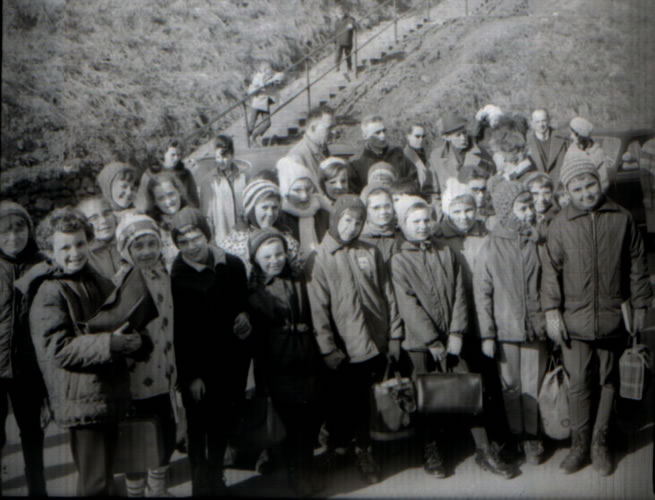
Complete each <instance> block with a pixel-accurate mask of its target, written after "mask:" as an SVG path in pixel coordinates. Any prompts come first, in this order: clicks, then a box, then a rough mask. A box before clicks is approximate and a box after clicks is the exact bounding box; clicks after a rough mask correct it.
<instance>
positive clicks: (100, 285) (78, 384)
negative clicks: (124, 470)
mask: <svg viewBox="0 0 655 500" xmlns="http://www.w3.org/2000/svg"><path fill="white" fill-rule="evenodd" d="M92 236H93V230H92V229H91V226H90V225H88V223H87V222H86V220H85V218H84V216H83V215H82V214H81V213H79V212H77V211H75V210H73V209H72V208H70V207H64V208H58V209H55V210H53V211H52V212H50V214H48V216H47V217H46V218H45V219H44V220H43V221H42V222H41V223H40V224H39V226H38V228H37V243H38V244H39V247H40V248H41V250H42V251H43V252H45V253H46V254H47V255H48V258H49V261H48V262H45V263H43V265H41V264H37V266H40V268H39V269H38V270H39V273H38V274H37V273H34V271H36V270H37V268H36V266H35V268H33V269H32V270H31V271H30V273H28V274H29V280H25V281H24V282H21V283H20V285H18V284H17V285H18V286H19V288H20V290H21V291H22V292H23V293H24V294H30V295H31V293H32V291H33V290H34V289H37V291H36V295H35V296H34V300H33V301H32V305H31V307H30V333H31V336H32V341H33V343H34V348H35V351H36V355H37V360H38V363H39V367H40V368H41V372H42V373H43V378H44V380H45V383H46V387H47V390H48V398H49V401H50V405H51V408H52V411H53V415H54V419H55V422H57V424H58V425H59V426H61V427H64V428H68V429H69V430H70V445H71V451H72V455H73V460H74V462H75V467H76V469H77V472H78V482H77V494H78V495H79V496H97V495H103V496H106V495H109V494H111V487H112V485H113V473H112V463H113V450H114V446H115V441H116V436H117V422H118V418H119V416H120V415H122V412H123V411H124V409H125V406H126V403H127V401H128V399H129V384H128V380H127V377H128V374H127V366H126V364H125V358H126V357H127V356H131V355H133V354H134V353H135V352H136V351H137V350H138V349H139V348H140V347H141V344H142V339H141V336H140V335H139V334H138V333H131V332H125V328H126V327H127V325H123V326H122V327H120V328H118V329H116V330H115V331H113V332H100V333H88V332H87V330H86V329H84V328H82V326H81V325H82V324H83V323H85V322H86V321H87V320H89V319H90V318H91V317H92V316H93V315H94V314H95V313H96V311H97V310H98V308H99V307H100V306H101V305H102V304H103V303H104V301H105V299H106V297H107V296H108V294H109V293H110V292H111V290H112V288H113V287H112V284H111V282H110V281H109V280H107V279H106V278H103V277H102V276H101V275H99V274H98V273H97V272H96V271H95V270H94V269H93V268H92V267H91V266H90V265H89V264H88V260H89V257H88V253H89V250H88V244H89V241H90V240H91V238H92ZM24 278H28V275H25V276H24Z"/></svg>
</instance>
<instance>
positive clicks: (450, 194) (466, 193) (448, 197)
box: [441, 177, 476, 215]
mask: <svg viewBox="0 0 655 500" xmlns="http://www.w3.org/2000/svg"><path fill="white" fill-rule="evenodd" d="M456 198H464V199H466V201H469V202H470V203H471V204H472V205H473V206H474V207H475V206H476V205H475V198H474V197H473V192H472V191H471V189H470V188H469V187H468V185H466V184H462V183H461V182H459V181H458V180H457V178H456V177H449V178H448V180H446V189H444V191H443V193H442V194H441V211H442V212H443V213H444V214H446V215H450V204H451V203H452V202H453V201H454V200H455V199H456ZM462 201H464V200H462Z"/></svg>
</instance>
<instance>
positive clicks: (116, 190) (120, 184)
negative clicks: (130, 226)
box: [111, 179, 136, 208]
mask: <svg viewBox="0 0 655 500" xmlns="http://www.w3.org/2000/svg"><path fill="white" fill-rule="evenodd" d="M135 195H136V186H135V185H134V182H132V181H131V180H127V179H115V180H114V181H113V182H112V183H111V199H112V200H114V203H116V205H118V206H119V207H120V208H130V207H131V206H132V203H133V202H134V196H135Z"/></svg>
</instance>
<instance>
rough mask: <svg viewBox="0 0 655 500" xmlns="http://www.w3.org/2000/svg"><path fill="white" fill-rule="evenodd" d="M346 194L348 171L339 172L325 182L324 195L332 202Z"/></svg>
mask: <svg viewBox="0 0 655 500" xmlns="http://www.w3.org/2000/svg"><path fill="white" fill-rule="evenodd" d="M347 192H348V171H346V170H345V169H341V170H339V173H338V174H337V175H335V176H334V177H332V179H328V180H326V181H325V193H326V194H327V195H328V197H329V198H330V199H332V200H336V199H337V197H338V196H340V195H342V194H346V193H347Z"/></svg>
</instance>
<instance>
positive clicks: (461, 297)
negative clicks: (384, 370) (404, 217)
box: [391, 239, 469, 351]
mask: <svg viewBox="0 0 655 500" xmlns="http://www.w3.org/2000/svg"><path fill="white" fill-rule="evenodd" d="M428 244H429V248H427V249H422V248H421V247H420V246H419V245H417V244H415V243H412V242H409V241H406V240H405V241H403V243H402V244H401V245H400V252H398V253H396V254H394V255H393V256H392V257H391V277H392V280H393V287H394V290H395V292H396V299H397V301H398V309H399V310H400V315H401V316H402V318H403V322H404V324H405V340H404V341H403V347H404V348H405V350H408V351H427V349H428V345H429V344H432V343H433V342H435V341H437V340H440V341H441V342H443V343H444V345H445V343H446V342H447V339H448V335H449V334H451V333H453V334H459V335H464V334H465V333H466V331H467V330H468V326H469V323H468V315H467V312H466V294H465V291H464V281H463V276H462V273H461V270H460V266H459V265H458V263H457V258H456V257H455V254H454V253H453V251H452V250H451V249H450V247H448V246H447V245H445V244H443V243H441V242H439V241H437V240H436V239H431V240H429V242H428Z"/></svg>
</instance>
